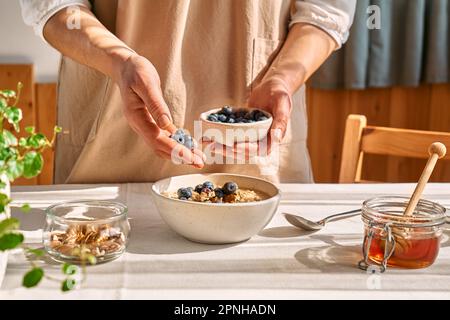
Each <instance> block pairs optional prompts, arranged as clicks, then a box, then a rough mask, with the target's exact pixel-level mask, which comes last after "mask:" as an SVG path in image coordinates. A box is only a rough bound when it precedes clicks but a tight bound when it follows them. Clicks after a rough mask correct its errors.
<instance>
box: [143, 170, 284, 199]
mask: <svg viewBox="0 0 450 320" xmlns="http://www.w3.org/2000/svg"><path fill="white" fill-rule="evenodd" d="M201 174H202V173H192V174H182V175H178V176H173V177H167V178H164V179H160V180H158V181H156V182H154V183H153V184H152V188H151V190H152V193H153V194H154V195H155V196H158V197H160V198H162V199H166V200H169V201H173V202H175V203H183V204H188V205H194V206H196V205H203V206H208V207H217V206H226V207H242V206H243V207H250V206H258V205H263V204H265V203H269V202H272V201H273V199H276V198H278V199H280V198H281V190H280V188H278V187H277V186H276V185H275V184H274V183H272V182H270V181H267V180H265V179H262V178H258V177H253V176H248V175H244V174H235V173H224V172H216V173H205V174H204V175H206V176H214V175H230V176H237V177H242V178H250V179H253V180H258V181H262V182H264V183H268V184H270V185H271V186H272V187H274V188H275V190H276V191H277V193H276V194H275V195H274V196H272V197H270V198H267V199H264V200H261V201H252V202H238V203H213V202H196V201H186V200H179V199H173V198H169V197H166V196H164V195H162V194H161V193H159V192H158V191H156V190H155V185H156V184H157V183H158V182H161V181H164V180H167V179H173V178H179V177H185V176H192V175H201ZM261 192H263V191H261Z"/></svg>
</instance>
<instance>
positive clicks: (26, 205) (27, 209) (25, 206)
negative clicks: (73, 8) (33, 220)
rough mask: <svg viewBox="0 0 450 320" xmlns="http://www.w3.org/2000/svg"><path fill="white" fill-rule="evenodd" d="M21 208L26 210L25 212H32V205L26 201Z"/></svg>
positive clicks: (23, 210)
mask: <svg viewBox="0 0 450 320" xmlns="http://www.w3.org/2000/svg"><path fill="white" fill-rule="evenodd" d="M20 210H21V211H22V212H24V213H28V212H30V210H31V207H30V205H29V204H28V203H25V204H24V205H22V206H21V207H20Z"/></svg>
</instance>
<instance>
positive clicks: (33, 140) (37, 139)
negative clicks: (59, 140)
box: [27, 133, 47, 149]
mask: <svg viewBox="0 0 450 320" xmlns="http://www.w3.org/2000/svg"><path fill="white" fill-rule="evenodd" d="M27 144H28V146H30V147H33V148H35V149H37V148H40V147H42V146H45V145H46V144H47V138H46V137H45V136H44V135H43V134H42V133H36V134H34V135H32V136H30V137H28V139H27Z"/></svg>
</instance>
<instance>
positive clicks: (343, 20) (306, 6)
mask: <svg viewBox="0 0 450 320" xmlns="http://www.w3.org/2000/svg"><path fill="white" fill-rule="evenodd" d="M355 9H356V0H297V1H296V2H295V12H293V14H292V16H291V23H290V26H291V27H292V25H294V24H295V23H299V22H301V23H308V24H312V25H314V26H316V27H319V28H321V29H322V30H324V31H325V32H327V33H328V34H329V35H330V36H331V37H332V38H333V39H334V40H335V41H336V42H337V44H338V47H339V48H340V47H341V46H342V44H344V43H345V42H346V41H347V39H348V36H349V30H350V27H351V25H352V23H353V17H354V15H355Z"/></svg>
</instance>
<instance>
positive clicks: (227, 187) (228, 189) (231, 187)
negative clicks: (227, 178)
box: [222, 182, 238, 194]
mask: <svg viewBox="0 0 450 320" xmlns="http://www.w3.org/2000/svg"><path fill="white" fill-rule="evenodd" d="M222 189H223V192H224V193H225V194H233V193H236V191H237V190H238V185H237V184H236V183H234V182H227V183H225V184H224V185H223V187H222Z"/></svg>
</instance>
